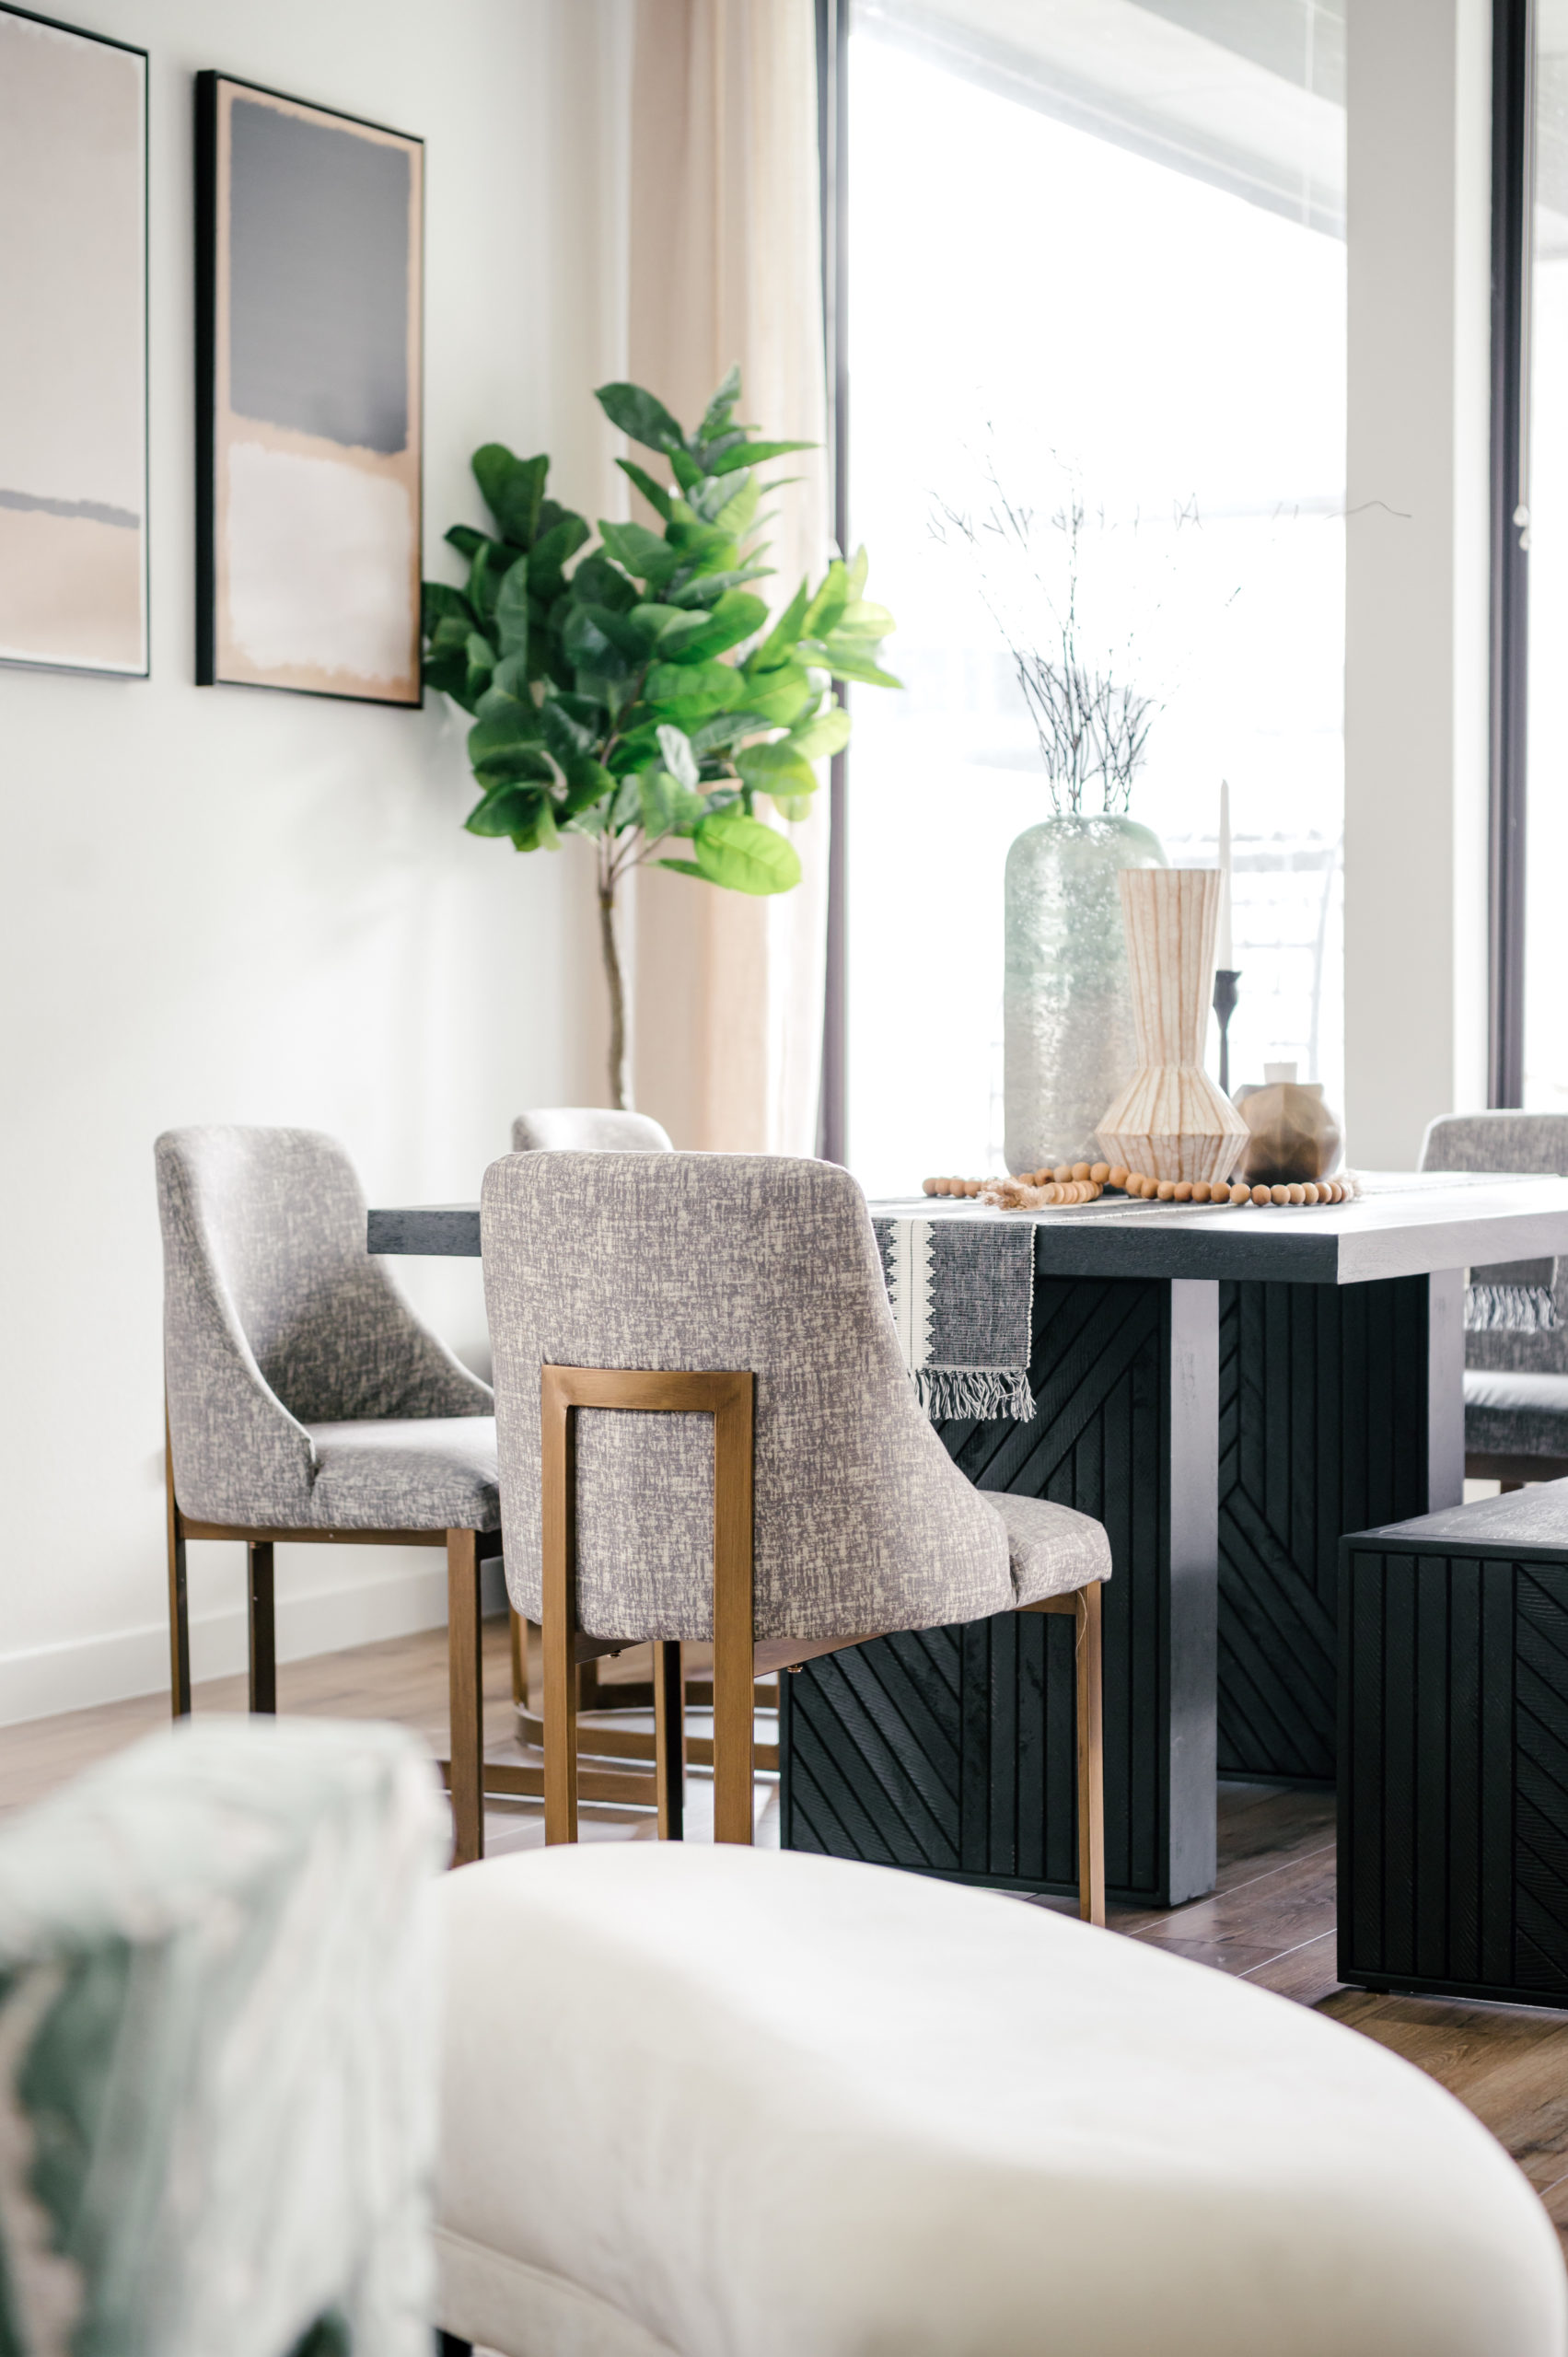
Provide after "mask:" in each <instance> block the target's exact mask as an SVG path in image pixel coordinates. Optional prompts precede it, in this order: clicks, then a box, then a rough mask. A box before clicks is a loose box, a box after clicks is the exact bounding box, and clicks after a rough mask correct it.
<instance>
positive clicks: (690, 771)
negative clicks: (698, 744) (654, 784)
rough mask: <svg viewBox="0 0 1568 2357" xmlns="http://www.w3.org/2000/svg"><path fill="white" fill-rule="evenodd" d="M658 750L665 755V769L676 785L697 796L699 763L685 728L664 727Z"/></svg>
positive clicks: (660, 731) (659, 736)
mask: <svg viewBox="0 0 1568 2357" xmlns="http://www.w3.org/2000/svg"><path fill="white" fill-rule="evenodd" d="M658 749H659V751H660V752H661V753H662V754H663V755H664V765H665V768H666V769H667V770H668V772H669V773H670V776H671V777H672V778H674V780H675V782H676V784H678V785H683V786H685V787H686V789H687V790H688V792H689V793H691V794H695V793H696V791H697V761H696V756H695V755H694V754H693V752H692V750H691V739H690V737H688V736H687V734H686V731H685V730H684V729H683V728H672V727H670V726H668V725H667V726H664V727H662V728H661V729H660V730H659V732H658Z"/></svg>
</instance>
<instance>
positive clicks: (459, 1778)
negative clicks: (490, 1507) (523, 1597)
mask: <svg viewBox="0 0 1568 2357" xmlns="http://www.w3.org/2000/svg"><path fill="white" fill-rule="evenodd" d="M447 1694H448V1714H449V1720H450V1731H451V1734H450V1754H451V1777H452V1864H454V1865H455V1866H467V1865H471V1864H473V1862H474V1860H475V1859H476V1858H482V1857H483V1855H484V1656H483V1629H482V1622H481V1620H480V1610H479V1534H478V1533H477V1531H472V1530H448V1532H447Z"/></svg>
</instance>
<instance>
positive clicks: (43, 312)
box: [0, 6, 147, 679]
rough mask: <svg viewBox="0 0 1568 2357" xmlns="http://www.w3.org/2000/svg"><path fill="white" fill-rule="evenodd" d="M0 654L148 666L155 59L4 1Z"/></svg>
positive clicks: (119, 669)
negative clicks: (151, 76) (150, 117)
mask: <svg viewBox="0 0 1568 2357" xmlns="http://www.w3.org/2000/svg"><path fill="white" fill-rule="evenodd" d="M0 662H6V663H29V664H45V665H49V666H51V667H53V668H59V669H63V670H70V671H107V672H110V673H118V674H120V675H121V676H122V677H128V678H132V679H141V678H145V676H146V670H147V59H146V52H145V50H140V49H131V48H128V47H127V46H126V44H125V43H124V42H122V41H106V40H104V39H103V38H102V37H101V36H100V35H99V34H97V33H84V32H77V31H75V29H73V28H72V27H70V26H68V25H61V24H56V23H55V22H54V21H53V20H52V18H50V17H38V16H33V15H31V14H29V12H28V11H27V10H25V9H21V8H11V7H6V6H0Z"/></svg>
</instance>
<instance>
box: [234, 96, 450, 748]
mask: <svg viewBox="0 0 1568 2357" xmlns="http://www.w3.org/2000/svg"><path fill="white" fill-rule="evenodd" d="M423 158H424V149H423V146H422V144H421V143H420V141H418V140H417V139H411V138H405V137H403V136H402V135H401V134H398V133H396V132H390V131H382V130H379V129H377V127H376V126H374V125H373V124H369V123H363V122H355V121H353V120H352V119H351V118H349V117H347V116H343V115H338V114H332V113H329V112H327V111H326V110H323V109H321V108H318V107H311V106H307V105H304V104H302V103H299V102H297V101H296V100H294V99H285V98H280V97H278V96H276V95H275V94H274V93H273V92H270V91H265V90H258V89H253V88H251V87H250V86H249V85H247V84H245V83H242V82H234V81H231V80H229V79H228V78H227V77H226V75H216V74H203V75H201V76H200V77H199V81H198V103H197V183H198V185H197V203H198V207H199V220H200V224H201V233H202V248H201V266H200V272H199V276H200V281H201V284H200V285H199V289H198V297H199V317H198V342H199V345H200V354H199V365H200V366H201V368H202V372H203V381H202V385H201V388H200V396H199V401H200V421H199V422H200V425H201V437H202V447H201V449H200V453H199V473H198V500H199V511H200V545H201V572H202V579H201V581H200V583H199V586H198V633H199V636H198V648H197V678H198V679H199V680H201V681H203V683H206V684H210V683H213V682H221V681H229V682H236V683H241V684H246V685H250V686H254V687H273V688H293V689H296V690H303V691H307V692H310V693H315V694H318V695H334V696H352V697H359V698H365V699H367V700H369V701H371V702H378V703H395V704H416V703H418V702H420V699H421V687H420V665H419V651H420V650H419V601H420V572H421V551H420V447H421V443H420V401H421V368H420V364H421V312H422V299H421V273H422V264H423V256H422V250H421V247H422V228H423V219H424V202H423V188H422V168H423Z"/></svg>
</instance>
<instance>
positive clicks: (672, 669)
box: [643, 663, 746, 711]
mask: <svg viewBox="0 0 1568 2357" xmlns="http://www.w3.org/2000/svg"><path fill="white" fill-rule="evenodd" d="M745 694H746V680H745V678H744V676H743V675H742V674H741V673H740V672H739V671H738V670H737V669H736V668H735V666H734V664H733V663H656V664H655V665H654V667H653V668H652V670H650V672H649V673H648V676H647V678H646V679H645V680H644V682H643V695H644V698H645V702H648V703H652V704H661V703H691V702H703V703H706V704H708V705H709V706H716V707H717V708H718V709H719V710H721V711H727V710H728V709H729V708H730V707H731V706H732V705H735V704H738V703H739V702H741V701H742V699H743V698H744V696H745Z"/></svg>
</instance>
